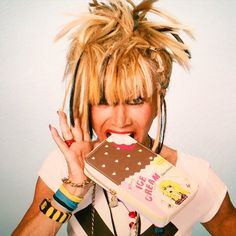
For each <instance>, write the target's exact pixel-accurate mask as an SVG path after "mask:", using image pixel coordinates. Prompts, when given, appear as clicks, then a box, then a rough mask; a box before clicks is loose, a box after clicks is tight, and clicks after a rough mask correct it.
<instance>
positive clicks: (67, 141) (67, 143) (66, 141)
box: [65, 139, 75, 147]
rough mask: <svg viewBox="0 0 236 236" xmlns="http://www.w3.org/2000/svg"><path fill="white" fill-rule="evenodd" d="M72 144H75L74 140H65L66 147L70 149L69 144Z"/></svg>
mask: <svg viewBox="0 0 236 236" xmlns="http://www.w3.org/2000/svg"><path fill="white" fill-rule="evenodd" d="M74 142H75V140H74V139H69V140H65V143H66V145H67V146H68V147H70V146H71V144H72V143H74Z"/></svg>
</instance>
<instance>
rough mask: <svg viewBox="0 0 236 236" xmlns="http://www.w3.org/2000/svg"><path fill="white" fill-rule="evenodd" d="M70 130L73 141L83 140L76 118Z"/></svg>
mask: <svg viewBox="0 0 236 236" xmlns="http://www.w3.org/2000/svg"><path fill="white" fill-rule="evenodd" d="M71 132H72V135H73V137H74V140H75V141H82V140H83V133H82V129H81V127H80V123H79V120H78V118H76V119H75V125H74V127H71Z"/></svg>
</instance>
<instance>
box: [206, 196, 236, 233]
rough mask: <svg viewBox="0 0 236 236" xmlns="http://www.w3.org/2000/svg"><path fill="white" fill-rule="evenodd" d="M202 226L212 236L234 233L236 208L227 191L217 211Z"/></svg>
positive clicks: (235, 231) (235, 230)
mask: <svg viewBox="0 0 236 236" xmlns="http://www.w3.org/2000/svg"><path fill="white" fill-rule="evenodd" d="M203 226H204V227H205V228H206V229H207V230H208V231H209V233H210V234H211V235H214V236H231V235H232V236H233V235H236V209H235V208H234V206H233V204H232V202H231V200H230V197H229V194H228V193H227V194H226V196H225V198H224V200H223V202H222V204H221V207H220V209H219V211H218V212H217V213H216V215H215V216H214V217H213V218H212V219H211V220H210V221H208V222H206V223H203Z"/></svg>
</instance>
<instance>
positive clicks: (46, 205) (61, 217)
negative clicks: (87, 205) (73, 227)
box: [39, 198, 71, 223]
mask: <svg viewBox="0 0 236 236" xmlns="http://www.w3.org/2000/svg"><path fill="white" fill-rule="evenodd" d="M39 209H40V211H41V212H42V213H43V214H44V215H46V216H47V217H48V218H50V219H52V220H54V221H56V222H59V223H65V222H67V221H68V220H69V219H70V218H71V213H69V212H61V211H59V210H57V209H56V208H54V207H53V206H52V204H51V201H50V199H48V198H45V199H44V200H43V201H42V203H41V204H40V206H39Z"/></svg>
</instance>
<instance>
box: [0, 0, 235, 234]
mask: <svg viewBox="0 0 236 236" xmlns="http://www.w3.org/2000/svg"><path fill="white" fill-rule="evenodd" d="M86 5H87V1H79V0H69V1H68V0H57V1H53V0H47V1H46V0H41V1H30V0H21V1H18V0H10V1H9V0H1V1H0V19H1V21H0V109H1V110H0V111H1V112H0V130H1V135H0V145H1V148H0V175H1V176H0V177H1V178H0V180H1V194H0V202H1V214H0V235H2V236H5V235H9V234H10V232H11V231H12V229H13V228H14V227H15V226H16V224H17V223H18V222H19V220H20V219H21V217H22V215H23V213H24V212H25V211H26V209H27V207H28V206H29V204H30V202H31V200H32V197H33V191H34V184H35V181H36V178H37V170H38V169H39V167H40V165H41V163H42V161H43V160H44V159H45V158H46V156H47V154H48V152H50V151H51V150H52V149H54V147H55V145H54V143H53V142H52V140H51V138H50V134H49V130H48V124H49V123H52V124H54V125H55V124H57V114H56V111H57V109H58V108H59V107H60V104H61V100H62V96H63V90H64V87H63V83H61V80H62V75H63V70H64V64H65V53H66V45H67V42H66V41H61V42H59V43H56V44H54V43H53V38H54V35H55V34H56V33H57V32H58V30H59V29H60V28H61V26H62V25H63V24H64V23H66V22H68V21H69V20H70V18H69V17H66V16H65V15H63V13H66V12H80V11H81V9H86ZM160 6H161V7H162V8H164V9H167V10H168V11H169V12H172V13H173V14H174V15H176V16H177V17H178V18H179V19H181V21H182V22H184V23H187V24H188V25H190V26H191V27H192V28H193V30H194V32H195V37H196V40H195V41H190V40H187V41H186V42H187V43H188V44H190V46H191V47H192V56H193V59H192V69H191V71H190V72H185V71H184V70H182V69H180V68H179V67H176V68H175V69H176V70H175V72H174V74H173V77H172V84H171V86H170V89H169V93H168V95H167V103H168V128H167V136H166V144H168V145H171V146H172V147H174V148H178V149H181V150H183V151H185V152H188V153H191V154H193V155H197V156H200V157H203V158H205V159H206V160H208V161H209V162H210V163H211V164H212V166H213V168H214V169H215V171H216V172H217V173H218V175H219V176H220V177H221V178H222V179H223V180H224V181H225V183H226V184H227V185H228V188H229V192H230V194H231V198H232V200H233V201H234V203H236V184H235V177H236V175H235V167H236V160H235V157H236V148H235V143H236V142H235V141H236V122H235V121H236V111H235V105H236V95H235V94H236V93H235V91H236V81H235V74H236V60H235V52H236V15H235V10H236V1H234V0H178V1H174V0H165V1H164V0H162V1H160ZM199 174H201V172H200V170H199ZM60 235H65V232H64V231H62V232H61V233H60ZM194 235H208V234H207V233H206V232H205V231H203V229H202V228H201V227H200V226H197V227H196V228H195V230H194Z"/></svg>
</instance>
